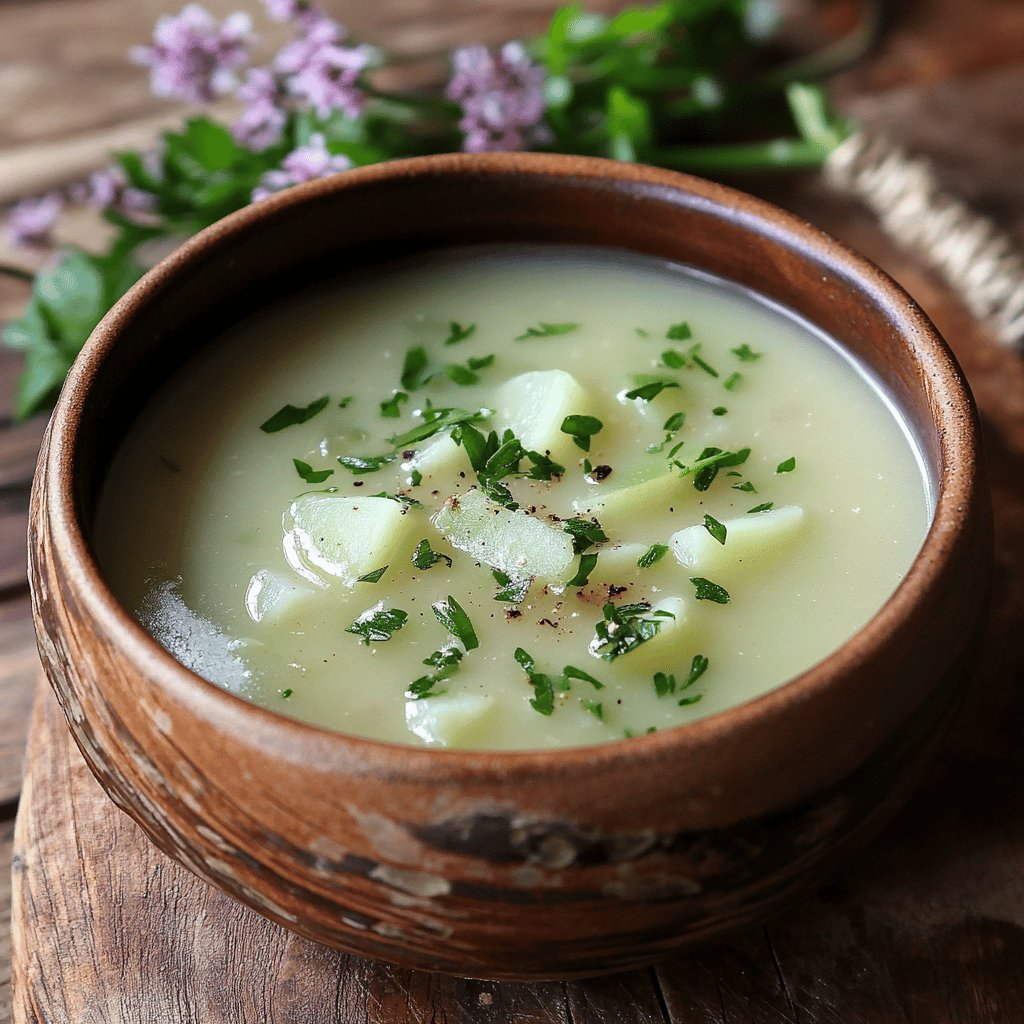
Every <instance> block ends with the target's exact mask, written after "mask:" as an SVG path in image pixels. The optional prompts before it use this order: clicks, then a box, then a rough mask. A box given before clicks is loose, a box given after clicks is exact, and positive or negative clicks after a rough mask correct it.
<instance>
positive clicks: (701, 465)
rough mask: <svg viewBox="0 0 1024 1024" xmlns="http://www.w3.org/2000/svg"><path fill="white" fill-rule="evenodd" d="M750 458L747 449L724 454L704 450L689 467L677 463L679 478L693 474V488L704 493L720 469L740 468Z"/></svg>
mask: <svg viewBox="0 0 1024 1024" xmlns="http://www.w3.org/2000/svg"><path fill="white" fill-rule="evenodd" d="M749 456H750V449H749V448H741V449H740V450H739V451H738V452H726V451H722V449H721V448H705V449H704V450H703V451H702V452H701V453H700V456H699V457H698V459H697V461H696V462H694V463H693V464H692V465H690V466H684V465H682V464H681V463H679V462H677V463H676V465H677V466H679V468H680V470H681V472H680V474H679V475H680V476H684V477H685V476H689V475H690V474H691V473H692V474H693V486H694V488H695V489H696V490H698V491H706V490H707V489H708V488H709V487H710V486H711V485H712V483H714V480H715V477H716V476H718V471H719V470H720V469H723V468H726V467H729V466H742V465H743V463H744V462H746V461H747V459H748V458H749Z"/></svg>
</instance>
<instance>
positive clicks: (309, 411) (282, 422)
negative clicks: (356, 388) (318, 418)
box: [260, 395, 330, 434]
mask: <svg viewBox="0 0 1024 1024" xmlns="http://www.w3.org/2000/svg"><path fill="white" fill-rule="evenodd" d="M329 401H330V397H329V396H327V395H324V397H323V398H318V399H317V400H316V401H315V402H310V403H309V405H304V406H299V405H286V406H284V407H283V408H281V409H278V410H277V412H275V413H274V415H273V416H271V417H270V419H268V420H265V421H264V422H263V423H261V424H260V430H262V431H263V433H264V434H276V433H277V432H278V431H279V430H284V428H285V427H294V426H297V425H298V424H300V423H305V422H307V420H311V419H312V418H313V417H314V416H315V415H316V414H317V413H318V412H323V410H324V409H326V408H327V403H328V402H329Z"/></svg>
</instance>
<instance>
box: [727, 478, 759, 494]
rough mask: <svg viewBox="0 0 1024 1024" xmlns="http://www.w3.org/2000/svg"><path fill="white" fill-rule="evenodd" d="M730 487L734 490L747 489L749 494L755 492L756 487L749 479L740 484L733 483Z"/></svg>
mask: <svg viewBox="0 0 1024 1024" xmlns="http://www.w3.org/2000/svg"><path fill="white" fill-rule="evenodd" d="M732 489H733V490H734V491H749V492H750V493H751V494H757V488H756V487H755V486H754V485H753V484H752V483H751V482H750V481H749V480H744V481H743V483H741V484H733V485H732Z"/></svg>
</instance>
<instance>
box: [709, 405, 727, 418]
mask: <svg viewBox="0 0 1024 1024" xmlns="http://www.w3.org/2000/svg"><path fill="white" fill-rule="evenodd" d="M728 411H729V410H728V409H726V407H725V406H724V405H716V406H715V407H714V409H712V410H711V415H712V416H724V415H725V414H726V413H727V412H728Z"/></svg>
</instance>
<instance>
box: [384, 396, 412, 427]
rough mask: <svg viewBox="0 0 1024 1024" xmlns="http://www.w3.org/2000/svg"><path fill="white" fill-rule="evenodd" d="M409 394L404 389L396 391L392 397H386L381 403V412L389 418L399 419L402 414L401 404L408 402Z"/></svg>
mask: <svg viewBox="0 0 1024 1024" xmlns="http://www.w3.org/2000/svg"><path fill="white" fill-rule="evenodd" d="M408 400H409V396H408V395H407V394H406V393H405V392H404V391H396V392H395V393H394V394H393V395H392V396H391V397H390V398H386V399H385V400H384V401H383V402H381V403H380V414H381V416H386V417H388V418H389V419H393V420H397V419H398V417H399V416H401V415H402V411H401V409H399V406H400V405H401V404H402V402H407V401H408Z"/></svg>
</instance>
